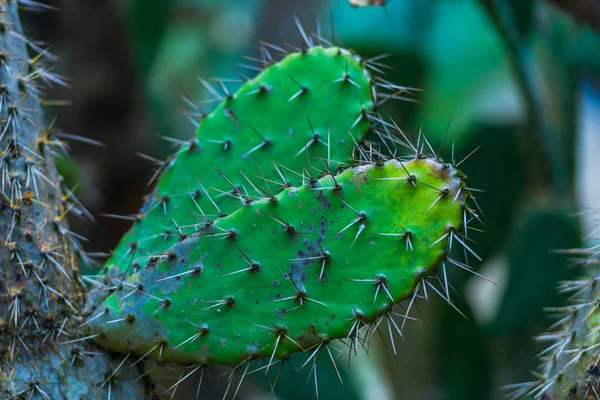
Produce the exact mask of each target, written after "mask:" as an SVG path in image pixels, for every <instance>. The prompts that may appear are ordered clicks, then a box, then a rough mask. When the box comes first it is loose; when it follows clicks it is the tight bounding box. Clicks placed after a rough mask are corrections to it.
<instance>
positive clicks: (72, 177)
mask: <svg viewBox="0 0 600 400" xmlns="http://www.w3.org/2000/svg"><path fill="white" fill-rule="evenodd" d="M54 162H55V163H56V169H57V170H58V173H59V174H60V176H62V178H63V181H64V183H65V185H66V187H67V188H69V190H70V191H72V192H75V191H76V189H77V188H78V187H79V186H80V185H82V184H85V183H86V182H87V179H86V178H85V176H84V175H83V172H82V171H81V168H80V167H79V165H77V162H76V161H75V160H74V159H73V158H72V157H71V156H69V155H68V154H64V155H63V154H61V155H60V156H56V157H54Z"/></svg>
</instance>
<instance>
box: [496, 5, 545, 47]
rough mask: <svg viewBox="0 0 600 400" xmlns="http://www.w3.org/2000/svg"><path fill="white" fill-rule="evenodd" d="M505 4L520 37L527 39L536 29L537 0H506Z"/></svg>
mask: <svg viewBox="0 0 600 400" xmlns="http://www.w3.org/2000/svg"><path fill="white" fill-rule="evenodd" d="M497 3H501V2H500V1H499V2H497ZM504 3H505V4H506V9H507V12H510V17H511V20H512V21H513V24H514V27H515V29H516V30H517V33H518V34H519V37H520V38H522V39H524V38H526V37H527V36H528V35H529V32H530V31H532V30H533V29H532V28H534V27H535V21H534V18H533V17H534V15H533V12H534V7H535V3H536V0H505V1H504Z"/></svg>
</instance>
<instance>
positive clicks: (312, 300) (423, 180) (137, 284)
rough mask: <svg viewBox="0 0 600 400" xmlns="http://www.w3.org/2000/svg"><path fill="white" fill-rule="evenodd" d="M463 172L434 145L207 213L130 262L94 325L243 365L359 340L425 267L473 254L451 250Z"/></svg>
mask: <svg viewBox="0 0 600 400" xmlns="http://www.w3.org/2000/svg"><path fill="white" fill-rule="evenodd" d="M462 178H463V175H462V174H461V173H460V172H459V171H457V170H456V169H454V168H453V167H452V166H450V165H447V164H443V163H441V162H439V161H436V160H433V159H427V158H424V159H413V160H411V161H407V162H401V161H397V160H391V161H388V162H386V163H383V164H374V165H373V164H371V165H365V166H360V167H356V168H350V169H347V170H345V171H344V172H342V173H340V174H339V175H337V176H332V175H326V176H324V177H323V178H321V179H319V180H318V181H316V182H313V183H310V184H308V185H305V186H303V187H300V188H287V189H285V190H284V191H283V192H282V193H280V194H279V195H277V196H275V197H274V198H265V199H263V200H259V201H256V202H255V203H252V204H250V205H248V206H247V207H243V208H240V209H238V210H237V211H236V212H234V213H233V214H231V215H229V216H227V217H224V218H221V219H219V220H217V221H216V222H215V223H214V224H208V225H207V224H204V223H201V224H200V226H199V229H201V232H199V233H197V234H194V235H191V236H189V237H188V238H186V239H184V240H182V241H180V242H179V243H177V244H176V245H174V246H173V247H171V248H170V249H169V250H167V251H166V252H163V253H162V254H160V255H157V256H155V257H153V258H152V259H151V261H150V262H149V264H148V266H147V268H146V269H144V270H143V271H140V272H138V273H134V274H131V275H130V276H129V277H128V279H127V280H126V281H124V282H123V283H122V284H121V286H120V289H119V290H117V291H116V292H114V293H113V294H112V295H111V296H110V297H108V298H107V299H106V301H105V303H104V307H102V308H101V309H100V310H99V312H98V313H97V315H96V316H94V317H92V321H91V322H90V326H91V327H92V330H93V331H94V332H95V334H96V335H97V338H96V340H97V341H98V342H99V343H101V344H102V345H103V346H105V347H107V348H109V349H111V350H114V351H120V352H126V353H129V352H134V353H137V354H138V355H150V356H154V357H160V358H161V359H163V360H166V361H175V362H180V363H184V364H198V365H206V364H212V363H218V364H227V365H231V366H236V365H239V364H240V363H242V362H244V361H247V360H255V359H264V358H268V357H271V361H272V360H273V358H274V357H285V356H287V355H289V354H290V353H293V352H298V351H311V350H312V351H314V350H315V349H322V348H323V346H326V345H327V344H328V343H329V342H330V341H331V340H334V339H340V338H354V339H357V340H358V339H359V337H360V334H359V331H360V329H361V328H363V327H364V326H369V325H370V326H375V325H378V324H379V322H380V320H381V319H387V320H388V322H387V323H388V324H391V325H390V326H396V325H395V324H396V322H393V321H392V320H391V318H392V314H393V313H392V311H391V307H392V306H393V305H394V304H395V303H397V302H399V301H402V300H405V299H407V298H411V297H412V296H413V295H414V293H415V289H416V288H417V287H418V286H419V285H427V283H425V281H424V280H423V278H424V277H426V276H427V275H430V274H434V271H435V268H436V267H438V266H442V265H443V268H445V265H446V263H450V264H454V265H457V266H459V267H463V265H462V264H461V263H459V262H457V261H455V260H452V259H450V258H449V257H448V254H447V253H446V250H447V247H448V245H449V243H450V242H451V241H453V240H454V241H458V242H462V239H460V233H459V232H460V230H461V223H462V221H463V213H464V212H465V211H464V209H465V207H466V200H467V197H468V193H467V190H466V188H465V185H464V183H463V180H462ZM440 272H441V270H440ZM444 274H445V272H444ZM446 289H447V287H446ZM436 290H437V289H436ZM442 290H445V289H442ZM444 296H446V295H444ZM413 300H414V298H413ZM396 328H397V326H396Z"/></svg>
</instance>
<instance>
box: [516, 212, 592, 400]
mask: <svg viewBox="0 0 600 400" xmlns="http://www.w3.org/2000/svg"><path fill="white" fill-rule="evenodd" d="M595 225H597V221H596V222H595V224H593V225H592V226H595ZM565 252H566V253H567V254H570V255H572V256H573V258H574V259H575V260H576V262H577V263H579V264H581V265H583V266H586V267H589V269H590V275H589V277H587V278H582V279H579V280H573V281H566V282H561V284H560V286H559V291H560V292H561V293H568V294H571V295H572V296H571V297H569V301H568V303H567V304H566V305H565V306H563V307H561V308H559V309H554V310H552V312H553V313H554V314H556V315H555V316H556V319H557V320H558V321H559V322H557V323H556V324H554V325H553V327H552V328H551V330H550V331H549V332H548V333H545V334H543V335H541V336H539V337H538V339H539V340H540V341H543V342H548V343H550V345H549V346H548V348H547V349H546V350H545V351H544V352H543V353H542V355H541V356H540V361H541V365H540V368H539V369H540V371H539V374H537V375H538V376H539V378H540V379H539V380H536V381H531V382H525V383H519V384H515V385H510V386H508V387H507V389H510V390H511V393H509V395H508V397H509V398H511V399H520V398H530V397H534V398H540V399H544V400H579V399H597V398H598V395H599V394H600V380H599V378H600V302H599V300H598V299H600V245H595V246H592V247H590V248H582V249H570V250H566V251H565Z"/></svg>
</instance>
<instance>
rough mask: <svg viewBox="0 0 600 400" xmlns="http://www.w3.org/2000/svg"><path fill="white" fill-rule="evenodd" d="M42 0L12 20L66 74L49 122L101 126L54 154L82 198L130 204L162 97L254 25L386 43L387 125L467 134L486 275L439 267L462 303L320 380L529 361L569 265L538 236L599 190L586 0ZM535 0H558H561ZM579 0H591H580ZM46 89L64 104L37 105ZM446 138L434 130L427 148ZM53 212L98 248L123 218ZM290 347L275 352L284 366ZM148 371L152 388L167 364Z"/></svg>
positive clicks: (599, 91)
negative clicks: (405, 95)
mask: <svg viewBox="0 0 600 400" xmlns="http://www.w3.org/2000/svg"><path fill="white" fill-rule="evenodd" d="M49 3H51V4H53V5H55V6H57V7H58V8H60V9H61V12H59V13H48V14H35V15H27V16H25V18H26V21H25V25H26V27H27V28H28V30H29V31H30V32H31V33H32V35H33V36H34V37H37V38H41V39H43V40H44V41H48V42H49V43H50V44H51V49H52V51H53V52H54V53H55V54H56V55H57V56H58V57H59V58H60V60H59V62H58V63H57V64H56V67H55V68H56V72H58V73H60V74H64V75H66V76H68V77H70V79H71V81H70V83H71V86H72V88H71V89H69V90H65V89H63V88H56V89H55V90H51V91H49V92H48V93H47V98H48V104H49V114H50V116H49V117H52V116H57V117H58V123H57V124H58V126H59V127H60V128H61V129H62V130H63V131H65V132H66V133H70V134H76V135H82V136H85V137H88V138H91V139H94V140H98V141H100V142H102V143H104V144H105V145H106V147H94V146H89V145H84V144H81V143H77V142H72V143H71V148H72V153H71V156H70V157H61V158H60V160H59V165H60V168H61V170H62V171H63V174H64V175H65V178H66V180H67V182H68V184H69V185H70V186H71V187H72V188H74V190H76V192H77V193H78V195H79V197H80V199H81V200H82V201H83V203H84V204H85V205H86V206H87V207H88V208H89V209H90V210H91V211H92V213H93V214H94V215H99V214H101V213H115V214H133V213H135V212H137V210H138V209H139V208H140V206H141V205H142V202H143V196H144V195H145V194H146V193H148V191H149V190H150V188H149V187H148V186H147V182H148V180H149V178H150V176H151V174H152V165H151V163H148V162H147V161H145V160H143V159H141V158H140V157H137V156H136V152H141V153H144V154H149V155H151V156H152V157H155V158H157V159H164V158H165V157H167V156H168V155H169V154H171V152H172V151H173V150H174V149H173V148H172V147H171V145H170V144H168V143H167V142H165V141H163V140H161V139H160V138H159V137H158V136H159V135H165V136H171V137H180V138H189V137H190V136H191V135H192V134H193V132H194V127H193V126H192V125H191V124H190V123H189V121H187V119H186V118H185V115H183V113H182V110H185V109H186V106H185V104H184V102H183V101H182V100H181V95H182V88H183V89H184V90H185V91H186V92H187V93H189V94H190V95H191V96H192V97H194V98H195V99H197V100H199V101H201V100H202V99H203V98H206V96H207V93H206V92H205V91H203V90H202V87H201V84H200V83H199V82H198V80H197V77H198V76H202V77H204V78H213V77H222V78H236V75H235V73H234V72H233V71H232V70H231V69H230V68H229V67H228V64H229V65H236V64H237V63H242V64H244V59H243V58H242V57H241V56H243V55H248V56H253V57H257V56H259V54H258V51H257V46H256V42H257V41H258V40H265V41H268V42H272V43H275V44H283V43H290V44H294V45H301V44H302V41H301V38H300V35H299V34H298V31H297V28H296V26H295V24H294V22H293V15H294V14H297V15H298V16H299V17H300V18H301V19H302V21H303V22H304V24H305V26H306V28H307V29H308V30H310V31H313V32H315V31H317V30H318V29H320V31H321V32H322V34H323V35H324V36H326V37H329V38H331V37H332V21H333V26H334V27H335V30H334V35H335V38H336V40H337V42H338V43H342V44H343V46H346V47H349V48H352V49H354V50H356V51H358V52H359V53H360V54H362V55H376V54H388V55H389V56H388V57H387V58H385V59H384V60H382V62H383V63H385V64H386V65H387V66H388V67H386V68H384V69H383V71H384V72H385V73H386V74H387V77H386V79H388V80H390V81H392V82H394V83H396V84H400V85H406V86H411V87H418V88H422V89H423V92H422V93H420V94H419V95H418V98H419V100H420V103H418V104H414V103H401V102H394V103H390V104H388V105H386V106H385V108H384V109H383V110H382V113H383V114H384V115H387V116H392V117H393V118H394V119H395V120H396V121H397V122H398V123H399V125H400V126H401V127H402V128H403V129H405V130H406V131H409V132H415V131H418V130H419V129H421V128H422V129H423V132H424V133H425V134H426V135H427V136H428V138H429V139H430V140H431V141H432V142H433V143H439V141H440V140H441V138H442V136H443V135H444V132H445V131H446V129H447V126H448V124H449V121H450V119H451V124H450V128H449V135H450V136H452V137H455V143H456V153H457V155H458V156H457V157H458V158H462V157H464V156H466V155H467V154H469V153H470V152H471V151H473V150H474V149H476V148H478V147H479V146H481V147H480V148H479V150H478V151H477V152H476V153H475V154H474V155H473V156H472V157H470V158H469V159H468V160H467V161H465V162H464V164H462V165H461V168H463V170H464V171H465V173H466V174H467V175H468V182H469V184H470V185H471V186H472V187H474V188H478V189H481V190H483V192H481V193H479V192H478V193H477V202H478V203H479V205H480V206H481V208H482V209H483V211H484V214H485V218H484V222H485V227H484V228H483V229H484V230H485V233H482V232H476V231H474V232H472V233H471V238H472V239H473V240H474V241H475V244H474V245H473V247H474V248H475V250H476V251H477V252H478V253H479V255H481V256H482V257H483V259H484V262H483V263H476V262H474V261H475V260H471V261H472V262H473V264H472V265H473V266H475V267H476V269H477V271H478V272H479V273H482V274H484V275H485V276H487V277H489V278H490V279H491V280H493V281H495V282H496V283H497V285H492V284H489V283H487V282H485V281H483V280H480V279H477V278H474V277H473V276H472V275H467V274H466V273H464V271H461V272H460V273H456V274H455V275H456V276H453V277H452V282H453V285H454V287H455V289H456V290H457V292H458V293H460V295H456V296H455V302H456V304H457V306H458V307H459V308H460V310H461V311H462V312H463V313H464V314H465V316H466V317H467V318H464V317H463V316H461V315H460V314H458V313H457V312H456V311H454V310H453V309H452V308H450V307H449V306H448V305H447V304H444V303H443V302H442V301H439V299H435V298H434V297H432V298H431V299H430V300H429V301H428V302H421V303H420V305H419V309H420V311H421V313H422V314H423V315H424V318H425V323H418V322H409V323H408V324H407V325H406V327H405V329H404V339H405V340H401V339H400V338H396V346H397V351H398V355H397V356H395V357H390V356H389V355H388V354H387V352H386V347H385V346H384V344H383V342H381V341H375V342H374V343H373V346H372V347H371V351H370V353H371V354H370V357H369V356H367V355H365V354H361V355H359V356H358V357H357V358H355V359H353V360H352V361H351V365H350V369H348V368H347V360H346V359H345V358H344V357H342V358H341V359H340V363H339V364H340V365H339V367H340V368H341V371H342V375H343V379H344V385H343V386H342V384H340V382H339V380H338V378H337V375H336V373H335V369H333V367H332V366H331V362H330V360H329V359H327V358H326V357H323V359H322V360H321V361H320V362H319V368H318V370H319V375H318V379H319V394H320V398H322V399H323V398H324V399H334V398H343V399H394V398H398V399H466V400H470V399H477V400H480V399H495V398H501V397H502V396H503V394H504V393H503V392H502V391H501V390H500V389H499V388H500V387H501V386H503V385H507V384H511V383H515V382H521V381H526V380H531V378H532V376H531V373H530V371H532V370H535V368H536V366H537V361H536V359H535V355H536V354H537V353H539V352H540V351H541V350H542V349H543V347H542V345H541V344H538V343H536V342H535V341H534V340H533V336H535V335H537V334H540V333H542V332H543V330H544V329H545V327H547V326H548V325H549V324H550V323H551V321H550V320H549V319H548V318H547V315H546V313H545V312H544V311H543V307H554V306H559V305H561V304H562V302H563V301H564V299H563V298H561V297H560V296H559V295H557V294H556V290H555V287H556V286H557V284H558V282H559V281H560V280H565V279H570V278H573V277H575V276H579V275H581V274H583V273H584V271H581V270H579V269H578V268H575V267H568V264H569V262H568V260H567V259H566V258H565V256H564V255H560V254H556V253H554V252H552V251H551V250H552V249H562V248H567V247H575V246H579V245H580V241H581V232H582V229H583V227H584V225H585V221H584V220H581V218H577V217H574V216H573V214H574V213H575V212H576V211H580V210H586V209H589V208H592V207H600V178H599V177H598V173H599V171H600V156H599V154H600V51H599V50H600V35H599V34H598V32H597V31H596V30H595V29H594V26H596V27H598V26H599V24H598V22H599V21H600V19H599V18H596V17H598V15H599V14H600V2H597V1H588V2H580V1H573V2H571V3H569V2H563V1H545V0H539V1H534V0H495V1H493V0H392V1H390V2H389V3H388V4H387V6H386V7H385V8H380V7H371V8H352V7H350V5H349V4H348V2H347V1H346V0H330V1H327V0H285V1H284V0H120V1H117V0H87V1H78V2H70V1H66V0H55V1H50V2H49ZM551 3H557V4H561V3H562V4H565V3H566V4H567V6H566V10H565V9H563V8H558V7H556V6H555V5H553V4H551ZM580 3H581V4H583V3H588V5H589V4H590V3H595V4H596V5H597V6H598V8H597V10H596V11H597V13H596V14H595V15H594V10H592V9H590V10H591V11H587V12H586V11H585V10H582V9H581V8H579V6H578V4H579V5H581V4H580ZM590 22H591V24H590ZM318 27H319V28H318ZM247 73H248V74H251V71H248V72H247ZM233 89H234V86H233V85H231V86H230V90H233ZM65 100H69V103H70V104H69V106H67V107H64V106H56V105H57V104H61V103H64V102H65ZM208 108H209V107H208V106H207V109H208ZM334 117H335V116H332V118H334ZM449 151H450V147H449V146H446V152H445V157H446V158H447V159H448V158H449V157H450V153H449ZM71 224H72V225H73V226H74V227H75V229H76V231H77V232H78V233H80V234H82V235H84V236H86V237H88V238H89V239H90V241H89V243H88V244H87V248H88V250H89V251H93V252H108V251H110V249H111V248H113V247H114V246H115V244H116V243H117V241H118V240H119V238H120V236H121V235H122V234H123V233H124V231H125V230H126V229H128V224H127V223H126V222H123V221H116V220H111V219H106V218H101V217H98V220H97V221H96V222H95V223H93V224H89V223H86V222H81V221H78V220H73V221H72V222H71ZM384 330H385V329H384ZM385 340H386V341H387V340H388V339H387V338H385ZM388 343H389V341H388ZM301 359H302V356H301V355H300V356H299V357H296V358H293V359H292V363H293V364H294V365H296V366H299V365H301V363H302V360H301ZM271 372H272V373H275V374H276V372H277V371H271ZM221 373H222V371H221V370H219V369H215V370H213V371H211V374H210V376H208V375H206V376H205V379H204V383H203V391H202V398H206V399H212V398H215V399H218V398H221V397H222V394H223V393H224V390H225V386H226V379H225V378H220V379H217V377H218V376H219V375H221ZM153 374H154V376H155V377H156V378H157V379H158V381H159V383H160V384H159V387H158V388H157V393H159V395H160V393H161V388H162V389H163V390H164V389H166V388H168V387H169V386H170V385H171V384H172V382H173V379H175V380H176V379H177V378H178V377H179V376H180V371H178V370H176V369H171V368H163V369H159V370H157V371H155V372H154V373H153ZM274 377H275V375H273V378H274ZM307 379H308V368H306V369H305V370H303V371H300V372H296V371H294V369H293V368H287V369H286V370H284V372H282V375H281V376H280V377H279V383H278V385H277V387H276V389H275V392H274V393H275V395H276V396H277V398H279V399H306V398H314V397H315V388H314V378H313V377H310V379H308V382H307ZM195 385H196V382H192V381H191V380H190V382H186V383H185V385H182V386H181V387H180V389H179V390H178V392H177V393H176V395H175V396H174V398H175V399H188V398H189V399H191V398H195V391H196V389H195ZM269 394H270V388H269V386H268V383H267V380H266V379H265V378H264V376H263V375H262V374H261V373H256V374H254V375H253V376H252V377H251V379H248V382H245V383H244V386H243V387H242V389H241V391H240V393H239V394H238V398H240V399H242V398H244V399H259V398H266V397H268V396H269ZM164 398H169V396H166V397H164Z"/></svg>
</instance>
